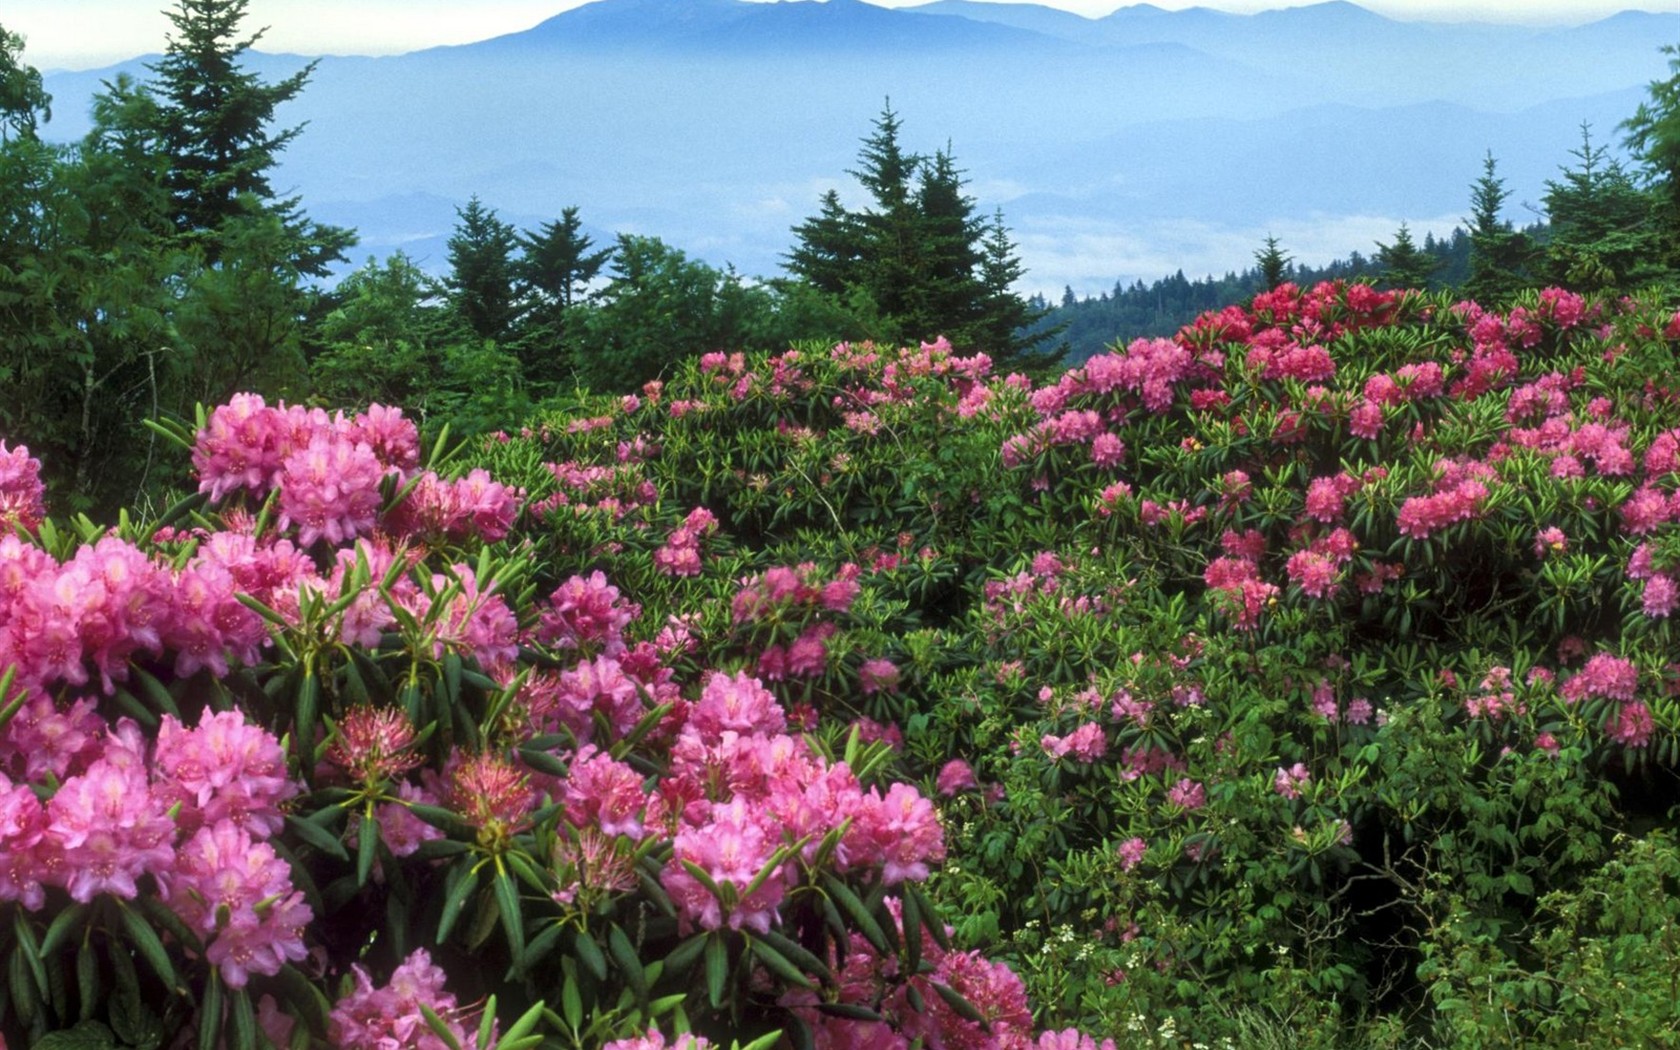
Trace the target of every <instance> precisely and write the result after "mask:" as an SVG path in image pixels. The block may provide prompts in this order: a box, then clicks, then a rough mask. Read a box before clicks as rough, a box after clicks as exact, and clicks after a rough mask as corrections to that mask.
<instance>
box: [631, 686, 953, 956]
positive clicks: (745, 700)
mask: <svg viewBox="0 0 1680 1050" xmlns="http://www.w3.org/2000/svg"><path fill="white" fill-rule="evenodd" d="M786 724H787V721H786V716H785V714H784V712H783V711H782V708H781V705H780V704H778V703H777V702H776V701H775V699H774V697H772V696H771V694H770V693H769V691H768V690H766V689H765V688H764V687H763V685H762V684H761V683H760V682H759V681H758V680H756V679H754V678H751V677H748V676H746V675H744V674H736V675H723V674H721V673H714V674H713V675H712V676H711V677H710V678H709V679H708V680H707V683H706V687H705V689H704V691H703V693H702V696H701V699H700V700H699V702H697V703H696V704H695V705H694V706H693V708H692V709H691V710H690V711H689V713H688V717H687V719H686V722H685V724H684V726H683V728H682V730H681V731H680V733H679V735H678V737H677V740H676V742H675V743H674V744H673V746H672V749H671V768H670V771H669V774H668V776H667V777H666V779H665V780H664V781H663V782H662V783H661V785H660V792H661V793H660V795H659V796H658V797H657V798H656V800H655V802H654V803H653V804H652V805H651V806H650V809H649V815H648V820H649V822H650V823H655V822H662V823H664V825H665V826H666V827H667V828H673V829H674V831H675V834H674V836H673V845H674V853H673V856H672V858H671V860H670V862H668V863H667V865H666V867H665V869H664V871H663V872H662V874H661V881H662V882H663V883H664V885H665V889H666V891H667V892H668V893H670V895H671V899H672V901H673V902H675V903H676V904H677V907H678V909H679V913H680V915H681V917H682V919H683V921H684V922H686V923H692V924H695V925H698V926H699V927H700V928H702V929H719V928H721V927H723V926H725V925H727V926H729V927H730V928H732V929H741V928H743V927H746V928H750V929H756V930H759V931H760V932H762V931H765V930H768V929H769V928H770V927H771V926H772V925H775V924H777V923H778V922H779V917H778V915H777V911H776V909H777V906H778V905H779V904H780V903H781V900H782V897H783V894H784V893H785V891H786V888H787V885H788V879H789V878H790V877H791V875H792V872H791V869H790V868H789V867H788V866H789V865H792V864H795V863H798V860H799V858H801V857H804V856H806V855H807V853H808V852H809V851H811V850H813V849H814V848H815V844H816V843H817V842H818V841H820V840H821V839H822V838H823V837H824V836H826V835H828V834H829V833H830V832H833V831H834V830H835V829H838V828H841V827H842V826H844V827H845V828H846V831H845V833H844V835H843V836H842V837H841V839H840V843H839V848H838V850H837V851H836V854H835V856H836V861H837V863H838V867H839V869H840V870H842V871H845V870H853V869H859V868H862V869H879V870H880V872H881V877H882V880H883V882H885V883H886V884H888V885H894V884H897V883H899V882H902V881H904V880H905V879H915V880H922V879H925V878H927V875H928V865H929V863H931V862H934V861H937V860H940V859H942V858H943V857H944V853H945V846H944V837H943V834H942V832H941V830H940V827H939V820H938V816H937V814H936V813H935V811H934V808H933V804H932V803H931V802H930V801H928V799H926V798H924V797H923V796H922V795H921V794H920V793H919V792H917V791H916V789H915V788H913V787H911V786H910V785H908V784H894V785H892V786H891V787H890V788H889V789H888V791H887V792H886V794H885V795H883V794H881V793H880V792H879V790H878V789H876V788H873V787H872V788H870V789H869V790H868V791H865V790H864V789H863V786H862V785H861V784H860V783H859V782H858V780H857V777H856V776H855V775H853V773H852V771H851V770H850V769H849V768H848V767H847V766H846V764H845V763H843V762H841V763H834V764H830V763H828V762H827V761H825V760H824V759H822V758H821V757H819V756H818V755H817V754H816V753H814V752H813V751H812V750H811V748H810V746H809V745H808V744H807V743H805V742H804V740H802V739H800V738H796V737H790V736H787V735H786V734H785V733H783V732H782V730H783V728H784V727H785V726H786ZM677 798H681V799H683V800H685V801H684V802H683V803H682V805H681V807H680V808H675V809H674V808H671V807H673V806H674V805H675V802H674V800H675V799H677ZM656 811H657V812H656ZM796 847H797V849H796ZM788 850H793V852H792V853H788ZM772 865H774V867H772ZM690 866H692V867H693V869H697V870H698V871H700V872H704V873H705V875H706V877H707V879H709V880H710V881H711V882H712V884H713V885H716V886H718V887H725V886H728V887H733V889H732V890H731V891H730V892H731V893H732V894H733V895H734V896H733V898H732V900H733V903H732V904H729V903H726V902H725V901H724V900H722V899H720V898H719V897H718V895H717V894H714V893H713V892H712V891H711V889H710V888H709V887H707V886H706V885H705V882H704V881H702V880H701V879H700V878H698V876H697V875H696V874H695V871H694V870H691V867H690ZM767 869H768V870H767ZM755 880H757V881H758V883H759V885H758V886H757V887H756V888H755V889H754V891H753V892H752V893H751V894H746V895H745V896H743V894H745V891H746V889H747V887H748V886H749V885H750V884H752V883H753V882H754V881H755Z"/></svg>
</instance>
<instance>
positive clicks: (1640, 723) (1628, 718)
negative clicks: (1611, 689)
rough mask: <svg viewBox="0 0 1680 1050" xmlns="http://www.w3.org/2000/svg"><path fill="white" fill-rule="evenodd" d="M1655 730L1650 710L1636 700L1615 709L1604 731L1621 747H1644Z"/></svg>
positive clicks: (1654, 721)
mask: <svg viewBox="0 0 1680 1050" xmlns="http://www.w3.org/2000/svg"><path fill="white" fill-rule="evenodd" d="M1656 728H1657V726H1656V720H1655V719H1654V718H1652V717H1651V709H1650V708H1648V707H1646V706H1645V705H1644V704H1643V703H1641V702H1640V701H1638V700H1630V701H1627V702H1624V703H1622V704H1620V705H1619V706H1618V707H1617V708H1616V711H1615V713H1614V714H1613V715H1611V716H1610V720H1609V721H1608V722H1607V723H1606V724H1605V726H1604V731H1605V732H1606V733H1607V734H1609V736H1610V739H1612V740H1614V741H1615V742H1616V743H1618V744H1621V745H1622V746H1623V747H1644V746H1645V745H1646V744H1649V743H1650V742H1651V734H1652V732H1654V731H1655V730H1656Z"/></svg>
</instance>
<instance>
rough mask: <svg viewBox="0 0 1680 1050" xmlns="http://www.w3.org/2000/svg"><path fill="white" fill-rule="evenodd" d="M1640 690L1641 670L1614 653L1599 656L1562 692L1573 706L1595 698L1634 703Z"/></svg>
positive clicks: (1564, 687) (1594, 656)
mask: <svg viewBox="0 0 1680 1050" xmlns="http://www.w3.org/2000/svg"><path fill="white" fill-rule="evenodd" d="M1638 688H1639V669H1638V668H1637V667H1635V666H1634V664H1633V661H1631V660H1626V659H1623V658H1622V657H1620V656H1616V655H1615V654H1613V653H1596V654H1594V655H1593V657H1592V658H1591V659H1590V660H1588V661H1587V662H1586V664H1585V665H1584V666H1583V667H1582V668H1581V669H1580V670H1579V671H1577V672H1576V673H1575V675H1574V676H1573V677H1571V678H1570V679H1569V681H1567V682H1565V683H1564V684H1563V688H1562V689H1561V690H1559V692H1560V694H1561V695H1562V696H1563V698H1564V699H1565V700H1567V701H1568V702H1570V703H1575V702H1577V701H1580V700H1584V699H1586V698H1587V697H1592V696H1602V697H1607V698H1609V699H1611V700H1623V701H1630V700H1632V699H1633V697H1634V693H1635V691H1636V690H1637V689H1638Z"/></svg>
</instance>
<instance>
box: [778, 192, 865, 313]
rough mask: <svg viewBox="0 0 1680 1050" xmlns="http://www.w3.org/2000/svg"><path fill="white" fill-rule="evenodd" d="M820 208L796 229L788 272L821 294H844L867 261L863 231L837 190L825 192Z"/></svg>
mask: <svg viewBox="0 0 1680 1050" xmlns="http://www.w3.org/2000/svg"><path fill="white" fill-rule="evenodd" d="M818 208H819V210H818V212H817V214H816V215H814V216H812V217H811V218H809V219H806V220H805V221H804V222H802V223H800V224H799V225H798V226H795V227H794V228H793V235H794V238H795V242H794V247H793V251H792V252H790V253H789V254H788V256H787V269H788V272H790V273H792V274H793V275H794V276H796V277H799V278H801V279H803V280H804V281H805V283H806V284H809V285H810V286H811V287H813V288H815V289H816V290H817V291H819V292H825V293H827V294H829V295H834V296H840V295H844V294H846V292H847V291H848V290H849V288H850V286H851V284H852V282H853V280H854V279H855V277H856V274H857V272H858V266H859V263H860V262H861V261H862V259H863V231H862V230H861V229H860V228H859V222H858V217H857V216H855V215H853V214H852V213H851V212H849V211H847V210H846V208H845V206H844V205H842V204H841V203H840V194H839V193H838V192H837V191H835V190H829V191H828V192H826V193H824V194H823V195H822V202H821V204H820V205H819V206H818Z"/></svg>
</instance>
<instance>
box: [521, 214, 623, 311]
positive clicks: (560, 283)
mask: <svg viewBox="0 0 1680 1050" xmlns="http://www.w3.org/2000/svg"><path fill="white" fill-rule="evenodd" d="M594 245H595V241H594V239H593V238H592V237H590V236H589V235H588V234H586V233H584V232H583V220H582V219H581V218H579V216H578V209H577V208H575V207H573V208H565V209H563V210H562V211H561V212H560V218H559V219H557V220H554V221H552V222H545V223H543V225H542V227H541V229H539V230H538V231H537V232H536V233H523V234H520V236H519V247H520V249H521V255H520V258H519V259H518V260H517V261H516V263H515V265H514V274H515V276H516V277H517V278H518V279H519V281H520V283H521V284H522V285H523V286H524V288H525V289H526V291H527V292H528V293H530V294H532V295H534V296H536V297H537V299H538V300H539V302H540V303H542V304H544V305H552V306H557V307H559V308H560V309H561V310H568V309H570V308H571V307H573V306H575V305H576V304H577V303H578V302H579V301H580V300H581V299H582V297H583V295H584V290H585V289H586V288H587V287H588V285H589V282H590V281H593V280H594V279H595V278H596V276H597V275H599V274H600V272H601V267H602V266H604V265H606V262H607V259H608V258H610V257H611V256H612V249H611V248H602V249H600V250H599V251H590V248H592V247H594Z"/></svg>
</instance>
